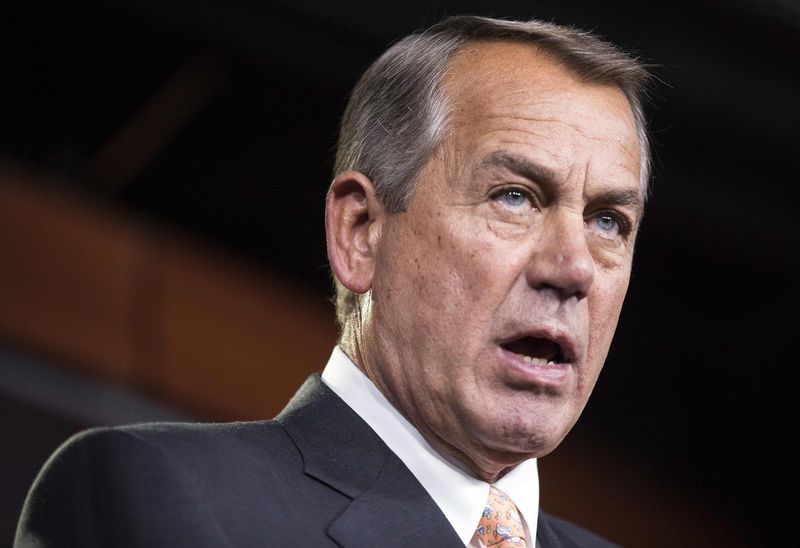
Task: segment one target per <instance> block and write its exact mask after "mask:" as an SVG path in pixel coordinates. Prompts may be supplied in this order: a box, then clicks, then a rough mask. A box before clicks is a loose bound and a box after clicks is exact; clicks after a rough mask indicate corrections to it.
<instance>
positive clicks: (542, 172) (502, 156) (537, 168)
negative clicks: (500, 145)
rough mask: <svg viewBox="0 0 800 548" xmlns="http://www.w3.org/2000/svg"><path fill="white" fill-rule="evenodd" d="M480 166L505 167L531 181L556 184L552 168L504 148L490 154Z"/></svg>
mask: <svg viewBox="0 0 800 548" xmlns="http://www.w3.org/2000/svg"><path fill="white" fill-rule="evenodd" d="M480 166H481V167H483V168H485V167H504V168H506V169H508V170H509V171H513V172H514V173H516V174H518V175H522V176H523V177H525V178H526V179H530V180H531V181H540V182H542V183H549V184H553V185H555V184H556V175H555V173H554V172H553V170H552V169H550V168H548V167H545V166H543V165H541V164H537V163H536V162H532V161H531V160H528V159H527V158H522V157H520V156H516V155H514V154H509V153H508V152H505V151H502V150H498V151H496V152H492V153H491V154H489V155H488V156H487V157H486V158H484V159H483V161H482V162H481V164H480Z"/></svg>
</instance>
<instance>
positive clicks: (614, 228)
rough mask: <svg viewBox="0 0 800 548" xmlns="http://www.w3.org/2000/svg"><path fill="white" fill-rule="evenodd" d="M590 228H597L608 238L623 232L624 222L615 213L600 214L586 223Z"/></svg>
mask: <svg viewBox="0 0 800 548" xmlns="http://www.w3.org/2000/svg"><path fill="white" fill-rule="evenodd" d="M586 224H587V225H588V226H589V227H590V228H593V229H594V230H597V231H598V232H599V233H601V234H602V235H603V236H604V237H606V238H609V237H610V238H615V237H617V236H619V235H620V233H621V232H622V228H623V227H622V223H621V222H620V221H619V220H618V219H617V218H616V216H614V215H608V214H600V215H596V216H594V217H592V218H591V219H589V221H587V223H586Z"/></svg>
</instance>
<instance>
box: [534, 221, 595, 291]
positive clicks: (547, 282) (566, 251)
mask: <svg viewBox="0 0 800 548" xmlns="http://www.w3.org/2000/svg"><path fill="white" fill-rule="evenodd" d="M594 275H595V262H594V258H593V257H592V252H591V249H590V248H589V242H588V241H587V236H586V229H585V226H584V220H583V216H582V215H580V214H576V213H574V212H569V211H550V212H548V215H547V216H546V217H545V219H544V220H543V223H542V224H541V225H540V226H539V230H537V234H536V240H535V246H534V250H533V252H532V253H531V260H530V264H529V265H528V268H527V272H526V276H527V280H528V283H529V284H530V286H531V287H534V288H536V289H552V290H554V291H556V292H557V293H558V294H559V296H560V297H561V298H562V299H569V298H572V297H574V298H576V299H578V300H580V299H583V298H585V297H586V296H587V295H588V294H589V289H590V288H591V286H592V282H593V281H594Z"/></svg>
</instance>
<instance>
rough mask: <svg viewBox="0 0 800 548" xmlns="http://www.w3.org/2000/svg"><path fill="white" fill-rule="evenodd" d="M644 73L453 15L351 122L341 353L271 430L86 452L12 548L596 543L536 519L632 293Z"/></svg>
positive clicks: (545, 31) (127, 433)
mask: <svg viewBox="0 0 800 548" xmlns="http://www.w3.org/2000/svg"><path fill="white" fill-rule="evenodd" d="M646 79H647V74H646V72H645V71H644V70H643V69H642V68H641V67H640V66H639V65H638V64H637V63H636V62H635V61H633V60H631V59H630V58H629V57H627V56H626V55H624V54H623V53H621V52H620V51H618V50H617V49H616V48H614V47H613V46H611V45H609V44H606V43H604V42H601V41H600V40H598V39H597V38H595V37H592V36H590V35H588V34H584V33H581V32H578V31H575V30H572V29H567V28H563V27H559V26H556V25H552V24H545V23H540V22H536V21H533V22H528V23H517V22H505V21H495V20H489V19H483V18H476V17H456V18H451V19H447V20H445V21H444V22H442V23H440V24H439V25H436V26H434V27H433V28H431V29H429V30H428V31H426V32H424V33H421V34H418V35H414V36H411V37H408V38H406V39H404V40H402V41H401V42H399V43H398V44H396V45H395V46H393V47H392V48H391V49H390V50H389V51H388V52H386V53H385V54H384V55H383V56H382V57H381V58H380V59H378V61H376V62H375V64H373V66H372V67H370V68H369V69H368V71H367V72H366V73H365V75H364V76H363V77H362V79H361V81H360V82H359V84H358V85H357V86H356V89H355V90H354V92H353V96H352V98H351V100H350V103H349V105H348V107H347V111H346V113H345V116H344V119H343V122H342V130H341V134H340V141H339V148H338V154H337V163H336V168H335V178H334V180H333V183H332V185H331V188H330V191H329V193H328V198H327V210H326V228H327V238H328V255H329V259H330V263H331V267H332V270H333V273H334V276H335V279H336V284H337V313H338V316H339V321H340V324H341V326H342V333H341V339H340V344H339V347H337V348H336V349H335V350H334V352H333V355H332V357H331V359H330V361H329V363H328V365H327V366H326V368H325V370H324V372H323V374H322V377H321V379H320V378H319V377H312V378H311V379H309V380H308V381H307V382H306V384H305V385H304V386H303V388H302V389H301V390H300V392H299V393H298V395H296V396H295V398H294V399H293V400H292V402H290V404H289V406H288V407H287V408H286V410H284V411H283V412H282V413H281V415H279V416H278V417H277V419H276V420H274V421H264V422H258V423H240V424H229V425H174V424H164V425H143V426H137V427H130V428H122V429H105V430H96V431H92V432H89V433H86V434H82V435H79V436H78V437H77V438H75V439H73V440H71V441H70V442H68V443H67V444H66V445H65V446H64V447H63V448H61V449H60V450H59V451H58V452H57V453H56V454H55V455H54V456H53V458H52V459H51V460H50V461H49V462H48V464H47V465H46V466H45V469H44V470H43V472H42V474H41V475H40V477H39V478H38V479H37V481H36V483H35V484H34V487H33V489H32V491H31V494H30V496H29V499H28V501H27V502H26V506H25V508H24V510H23V515H22V518H21V520H20V527H19V531H18V535H17V544H18V545H19V546H61V545H65V546H72V545H75V546H273V545H274V546H335V545H339V546H421V545H425V546H428V545H436V546H465V545H469V546H484V545H495V546H502V547H505V546H529V547H533V546H539V545H541V546H575V545H578V546H604V545H606V543H605V541H602V540H601V539H599V538H598V537H595V536H594V535H591V534H590V533H587V532H585V531H583V530H581V529H579V528H577V527H575V526H573V525H570V524H567V523H566V522H562V521H560V520H557V519H555V518H552V517H550V516H547V515H546V514H543V513H541V512H540V510H539V507H538V475H537V469H536V458H537V457H539V456H542V455H545V454H547V453H549V452H550V451H552V450H553V449H554V448H555V447H556V446H557V445H558V444H559V443H560V442H561V440H562V439H563V438H564V436H565V435H566V434H567V432H568V431H569V430H570V428H571V427H572V426H573V424H574V423H575V421H576V420H577V419H578V416H579V415H580V413H581V411H582V409H583V407H584V405H585V404H586V401H587V399H588V397H589V395H590V392H591V390H592V388H593V387H594V384H595V381H596V380H597V377H598V375H599V373H600V370H601V368H602V365H603V362H604V361H605V357H606V353H607V351H608V348H609V345H610V343H611V339H612V336H613V333H614V330H615V327H616V322H617V318H618V316H619V313H620V309H621V307H622V302H623V299H624V296H625V293H626V290H627V286H628V280H629V276H630V270H631V261H632V256H633V247H634V241H635V237H636V233H637V227H638V225H639V221H640V219H641V216H642V210H643V204H644V198H645V193H646V184H647V179H648V173H647V172H648V155H649V152H648V144H647V138H646V135H645V131H644V119H643V116H642V112H641V105H640V98H639V95H640V93H641V91H642V87H643V86H644V84H645V82H646Z"/></svg>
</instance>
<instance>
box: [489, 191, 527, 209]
mask: <svg viewBox="0 0 800 548" xmlns="http://www.w3.org/2000/svg"><path fill="white" fill-rule="evenodd" d="M494 199H495V200H496V201H498V202H500V203H502V204H504V205H506V206H508V207H520V206H524V205H525V204H526V203H527V204H528V205H530V203H531V200H530V198H528V195H527V193H525V192H523V191H522V190H519V189H515V188H508V189H505V190H502V191H500V192H498V193H497V194H495V195H494Z"/></svg>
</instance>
